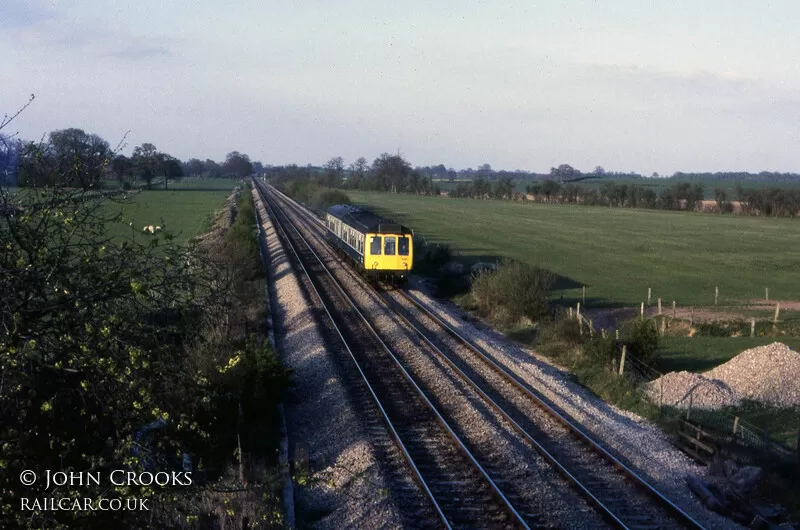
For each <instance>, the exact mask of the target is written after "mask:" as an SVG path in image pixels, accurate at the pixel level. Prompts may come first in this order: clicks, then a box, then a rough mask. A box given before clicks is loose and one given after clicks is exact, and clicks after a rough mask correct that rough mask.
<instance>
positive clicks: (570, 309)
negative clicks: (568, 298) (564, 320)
mask: <svg viewBox="0 0 800 530" xmlns="http://www.w3.org/2000/svg"><path fill="white" fill-rule="evenodd" d="M569 319H570V320H572V306H570V308H569Z"/></svg>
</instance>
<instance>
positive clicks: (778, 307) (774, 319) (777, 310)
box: [772, 302, 781, 327]
mask: <svg viewBox="0 0 800 530" xmlns="http://www.w3.org/2000/svg"><path fill="white" fill-rule="evenodd" d="M780 314H781V303H780V302H778V303H777V304H775V316H773V317H772V326H773V327H775V326H777V325H778V316H779V315H780Z"/></svg>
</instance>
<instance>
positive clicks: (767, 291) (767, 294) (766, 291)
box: [764, 287, 769, 302]
mask: <svg viewBox="0 0 800 530" xmlns="http://www.w3.org/2000/svg"><path fill="white" fill-rule="evenodd" d="M764 300H766V301H767V302H769V287H764Z"/></svg>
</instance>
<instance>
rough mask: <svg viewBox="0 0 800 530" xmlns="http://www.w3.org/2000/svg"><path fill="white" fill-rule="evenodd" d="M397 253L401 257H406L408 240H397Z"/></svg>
mask: <svg viewBox="0 0 800 530" xmlns="http://www.w3.org/2000/svg"><path fill="white" fill-rule="evenodd" d="M397 253H398V254H400V255H401V256H408V238H407V237H399V238H397Z"/></svg>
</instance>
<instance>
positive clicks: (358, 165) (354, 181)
mask: <svg viewBox="0 0 800 530" xmlns="http://www.w3.org/2000/svg"><path fill="white" fill-rule="evenodd" d="M348 170H349V171H350V176H349V177H348V178H347V187H348V188H354V189H358V188H360V187H361V186H362V185H363V182H364V178H365V177H366V176H367V171H369V163H368V162H367V159H366V158H364V157H363V156H361V157H359V158H358V160H356V161H355V162H353V163H352V164H350V167H349V168H348Z"/></svg>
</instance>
